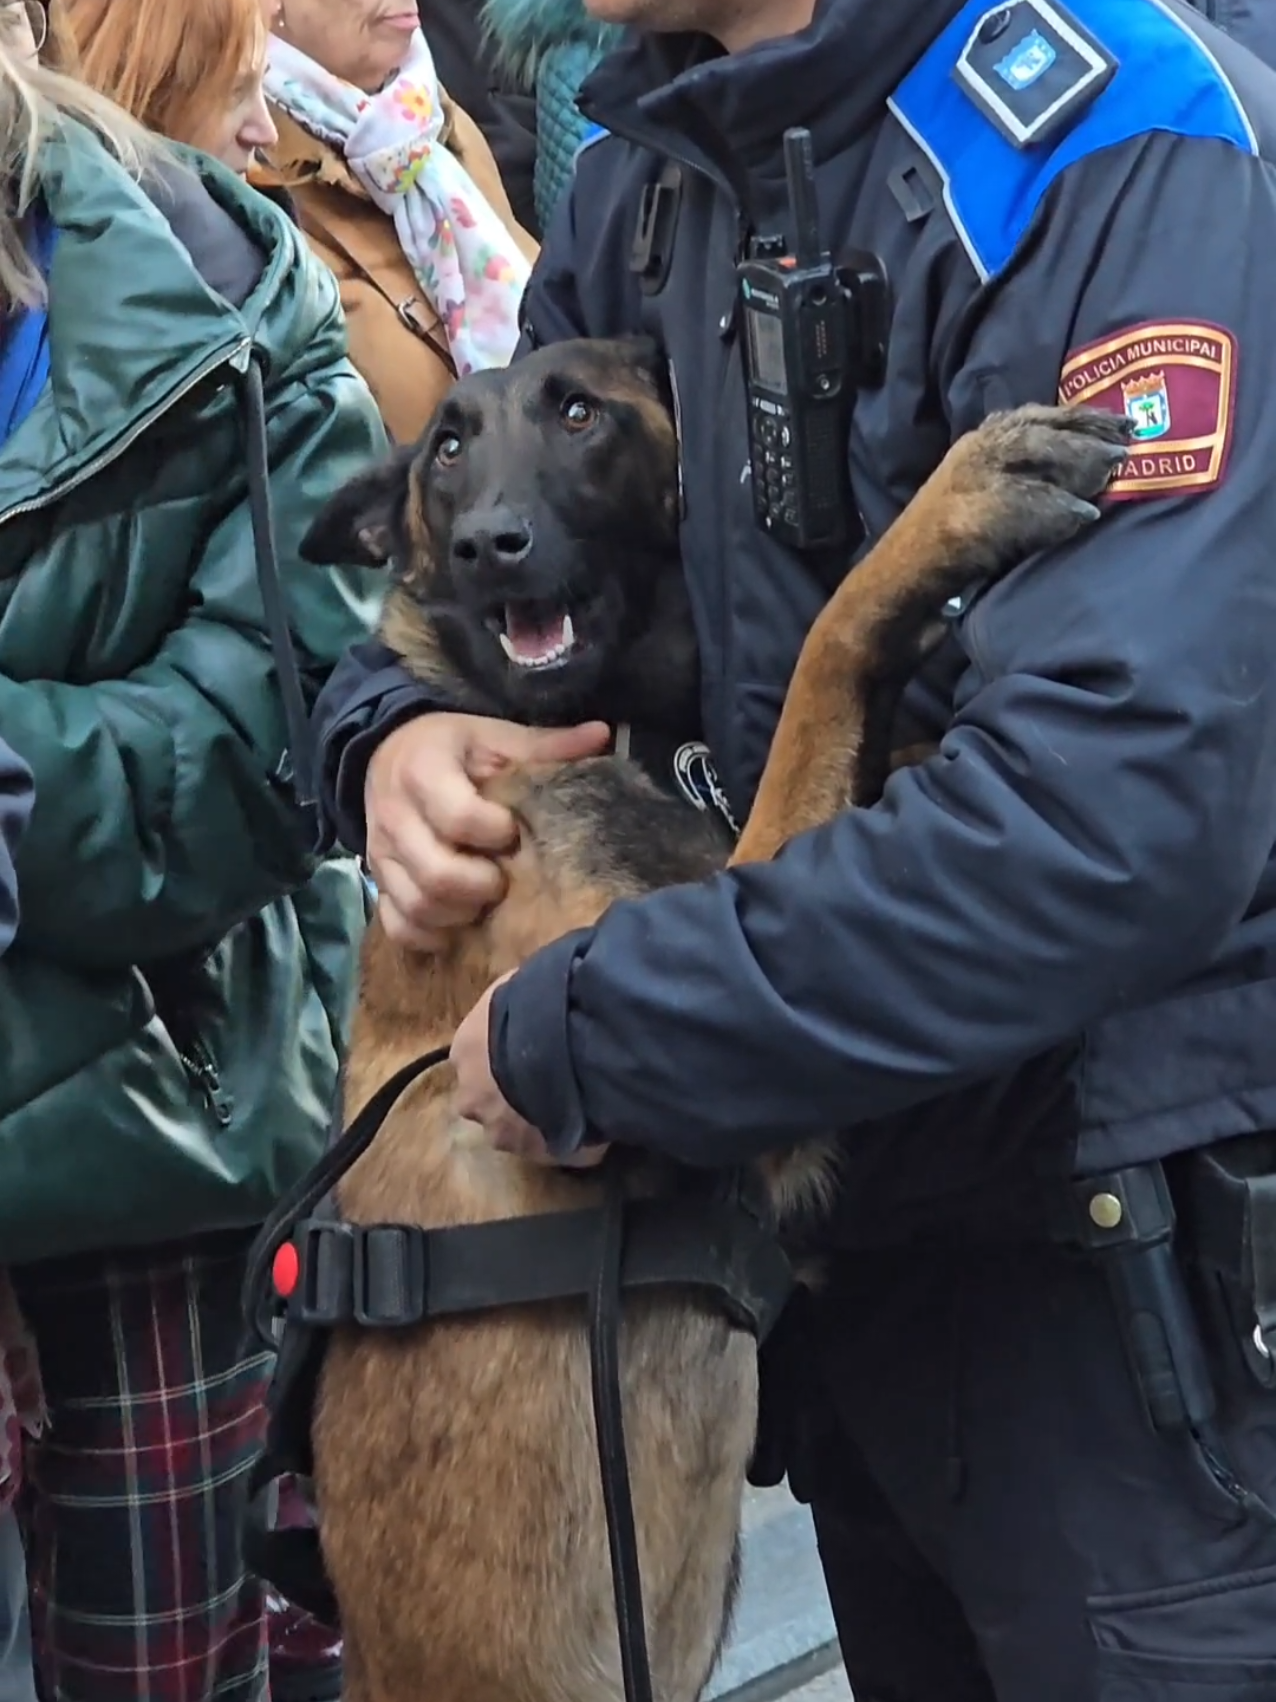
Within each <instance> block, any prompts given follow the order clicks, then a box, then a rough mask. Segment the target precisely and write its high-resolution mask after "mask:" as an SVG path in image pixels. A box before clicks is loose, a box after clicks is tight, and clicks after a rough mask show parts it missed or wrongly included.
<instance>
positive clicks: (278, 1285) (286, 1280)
mask: <svg viewBox="0 0 1276 1702" xmlns="http://www.w3.org/2000/svg"><path fill="white" fill-rule="evenodd" d="M300 1275H301V1258H300V1256H299V1254H298V1252H297V1249H296V1248H295V1247H294V1246H293V1244H292V1242H291V1241H285V1242H284V1244H283V1246H282V1247H281V1248H280V1249H279V1251H278V1252H277V1253H276V1254H275V1257H274V1261H273V1263H272V1264H271V1267H270V1280H271V1281H272V1282H273V1283H274V1285H275V1293H276V1294H277V1295H278V1296H279V1298H280V1299H281V1300H287V1299H288V1297H289V1295H290V1294H291V1293H292V1291H293V1289H295V1288H296V1286H297V1279H298V1277H299V1276H300Z"/></svg>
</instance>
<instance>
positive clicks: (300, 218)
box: [0, 0, 537, 1702]
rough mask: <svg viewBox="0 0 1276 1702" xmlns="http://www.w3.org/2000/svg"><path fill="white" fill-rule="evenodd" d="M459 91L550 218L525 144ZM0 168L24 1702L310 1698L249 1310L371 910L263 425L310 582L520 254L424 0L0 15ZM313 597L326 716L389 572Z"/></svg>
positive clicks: (311, 617)
mask: <svg viewBox="0 0 1276 1702" xmlns="http://www.w3.org/2000/svg"><path fill="white" fill-rule="evenodd" d="M473 49H474V44H470V43H467V44H466V45H465V46H464V47H463V48H462V49H461V50H460V51H462V52H464V53H467V54H470V53H472V52H473ZM484 51H485V52H487V51H489V50H488V49H487V48H486V45H485V46H484ZM468 70H469V77H468V82H469V84H470V85H471V86H473V87H475V88H476V89H481V90H482V91H483V93H484V96H485V100H486V107H485V112H484V117H485V121H486V122H488V124H489V127H490V128H491V129H492V130H493V134H494V136H495V137H496V140H497V144H498V146H499V147H500V148H501V149H502V151H503V152H504V151H508V148H509V145H510V138H511V137H512V136H514V135H515V131H516V130H517V137H518V140H519V142H520V144H521V145H522V147H523V149H524V152H525V154H526V153H528V151H529V144H530V155H531V157H530V159H529V162H528V165H527V169H526V171H525V173H524V178H525V181H520V180H519V178H518V176H517V173H515V175H514V178H513V181H514V184H515V187H516V189H517V190H518V191H519V192H520V193H521V194H522V195H523V198H524V200H525V202H526V204H527V206H528V207H529V208H533V211H532V212H530V213H529V214H528V217H529V219H531V220H533V221H534V219H535V213H534V198H533V195H532V172H533V169H534V159H535V143H534V138H533V136H532V132H531V129H530V128H529V124H530V120H529V119H528V117H527V115H526V114H523V115H521V116H522V122H521V124H519V125H518V126H517V127H516V126H515V124H514V120H513V118H512V117H511V115H510V114H509V113H508V112H505V111H503V112H502V113H501V114H500V115H499V117H498V116H497V115H496V112H495V109H494V107H493V106H492V97H491V94H490V92H489V83H490V84H491V85H493V86H494V85H495V83H496V77H495V73H493V74H492V75H491V77H490V78H489V77H488V76H487V73H486V72H484V71H480V69H479V66H478V61H477V59H473V60H472V62H471V63H470V64H469V67H468ZM525 81H526V87H527V100H528V102H529V107H530V109H531V110H532V111H534V103H535V85H534V79H531V78H528V79H526V80H525ZM512 87H513V84H512V82H511V88H512ZM515 110H517V109H515ZM168 144H177V147H176V148H171V147H169V146H168ZM0 162H2V164H0V169H2V170H3V171H4V172H5V174H6V181H5V189H4V195H3V211H2V212H0V302H2V303H3V304H4V315H3V322H4V325H5V327H6V329H5V334H4V336H3V338H2V339H0V486H2V487H3V492H4V495H3V498H2V499H0V506H3V509H4V521H3V524H4V549H3V559H4V570H3V573H2V574H0V680H2V682H3V683H2V685H0V694H3V695H5V697H6V701H5V704H4V707H3V710H0V724H2V725H3V734H0V739H2V740H3V743H0V828H2V829H3V834H2V838H3V857H2V859H0V950H3V951H5V954H6V955H5V960H4V963H3V966H2V967H0V1010H2V1012H3V1015H0V1035H2V1036H3V1038H2V1040H0V1127H2V1128H3V1137H2V1140H0V1144H3V1147H4V1151H5V1154H6V1157H5V1158H4V1159H3V1160H0V1170H2V1171H3V1172H4V1177H3V1182H2V1183H0V1191H2V1192H3V1196H4V1201H5V1204H4V1207H3V1209H2V1215H3V1217H4V1219H5V1224H4V1229H3V1233H2V1234H0V1245H3V1247H4V1255H5V1259H6V1261H7V1263H8V1267H9V1274H8V1275H7V1276H6V1277H5V1279H4V1282H3V1286H2V1287H0V1343H2V1344H3V1353H4V1359H3V1365H4V1375H3V1376H2V1377H0V1480H2V1481H0V1494H2V1495H3V1503H4V1509H5V1511H4V1516H3V1526H2V1527H0V1567H2V1568H3V1579H4V1597H3V1612H2V1613H0V1620H2V1621H3V1624H2V1626H0V1641H3V1644H4V1650H5V1654H4V1659H3V1663H0V1695H3V1696H4V1697H5V1699H6V1702H11V1699H12V1702H21V1699H23V1698H28V1697H31V1696H33V1695H35V1694H37V1693H38V1694H39V1695H40V1696H41V1697H43V1698H45V1699H47V1702H53V1699H54V1698H71V1697H84V1698H94V1699H96V1702H105V1699H107V1698H110V1697H117V1698H120V1699H121V1702H122V1699H123V1698H126V1697H143V1696H145V1697H152V1698H156V1699H158V1698H161V1697H162V1698H173V1699H174V1702H176V1699H178V1698H183V1699H193V1698H196V1697H199V1698H212V1697H218V1698H223V1699H226V1702H233V1699H235V1698H244V1699H248V1698H257V1697H263V1696H265V1695H266V1694H267V1693H268V1690H269V1693H271V1694H274V1695H276V1696H281V1697H293V1698H296V1702H321V1699H322V1698H326V1697H334V1698H335V1697H336V1696H337V1695H338V1694H339V1692H340V1684H341V1672H340V1642H339V1639H337V1638H336V1637H335V1636H334V1634H333V1633H332V1632H330V1631H328V1630H326V1629H324V1628H322V1627H320V1626H318V1625H317V1624H316V1623H315V1622H313V1621H311V1620H308V1619H307V1618H306V1616H305V1615H303V1614H301V1613H299V1612H298V1611H296V1610H293V1609H292V1608H290V1607H289V1606H288V1605H287V1604H285V1603H282V1602H279V1601H277V1600H270V1599H268V1597H267V1595H266V1592H265V1591H264V1589H263V1588H262V1586H261V1585H260V1584H259V1583H257V1582H256V1581H255V1580H252V1579H249V1578H246V1577H245V1574H244V1569H243V1563H242V1559H241V1556H240V1522H241V1517H242V1506H243V1489H244V1476H245V1473H246V1471H247V1469H248V1467H249V1465H250V1463H251V1460H252V1458H253V1454H254V1451H255V1449H256V1448H257V1446H258V1445H259V1442H260V1439H261V1434H262V1425H263V1409H262V1403H263V1398H264V1394H265V1390H266V1385H267V1380H268V1376H269V1371H270V1364H269V1358H268V1356H266V1355H263V1354H261V1353H258V1352H254V1351H251V1350H250V1349H249V1348H248V1346H247V1336H246V1332H245V1329H244V1326H243V1321H242V1318H241V1314H240V1299H239V1289H240V1284H241V1281H242V1277H243V1268H244V1258H245V1254H246V1250H247V1247H248V1245H249V1242H250V1240H251V1237H252V1234H253V1232H254V1229H255V1227H256V1225H257V1224H258V1223H259V1222H260V1221H261V1218H262V1216H263V1215H264V1213H265V1211H266V1210H267V1209H268V1207H269V1205H270V1204H271V1203H272V1201H273V1199H274V1198H275V1197H276V1196H277V1194H278V1192H279V1191H280V1189H281V1188H282V1187H283V1186H284V1185H286V1184H287V1183H288V1182H289V1181H291V1180H293V1179H295V1177H296V1176H297V1175H298V1174H299V1173H300V1171H301V1170H302V1169H304V1168H305V1167H306V1166H307V1165H308V1164H309V1163H310V1162H311V1161H313V1159H314V1157H315V1156H316V1155H317V1153H318V1152H319V1151H320V1150H321V1148H322V1145H323V1142H324V1139H325V1137H326V1133H327V1129H328V1125H329V1120H330V1116H331V1111H332V1106H333V1103H334V1098H335V1092H336V1084H337V1072H338V1068H339V1062H340V1056H341V1044H342V1035H343V1032H344V1028H345V1024H346V1021H347V1018H348V1013H349V1008H350V1002H351V998H352V992H353V985H354V969H355V959H356V954H357V950H358V945H359V940H360V937H361V934H362V930H363V927H364V925H365V920H366V915H367V906H368V890H367V885H366V882H365V880H364V878H363V875H362V873H361V871H360V868H359V866H358V863H357V861H356V859H355V858H354V857H353V856H350V855H348V854H346V855H340V854H339V855H335V856H330V857H328V858H326V859H323V860H322V861H318V862H317V861H316V860H315V859H314V858H313V857H312V856H311V855H310V847H309V844H308V839H307V834H308V831H309V829H308V825H307V818H306V817H305V815H304V812H302V811H301V810H299V808H298V804H297V801H296V799H295V798H294V797H293V795H292V792H291V790H290V784H289V772H290V771H289V753H288V751H287V750H286V748H285V744H286V733H285V727H284V724H283V722H282V721H281V719H280V710H279V706H278V702H277V698H276V693H275V686H274V660H273V657H272V652H271V648H270V643H269V639H268V635H267V632H266V630H265V627H264V625H263V617H262V605H261V602H260V596H259V589H258V585H257V583H256V581H255V579H254V576H253V568H252V563H253V536H252V526H253V520H252V512H251V509H252V498H253V493H252V491H251V487H250V484H249V474H248V469H247V464H246V453H245V444H246V442H247V441H248V438H247V436H246V433H250V432H251V431H252V429H253V426H252V424H251V423H250V416H252V415H253V414H254V412H255V413H256V419H257V426H258V428H259V429H260V430H261V431H262V432H263V433H264V442H265V450H264V462H265V466H264V474H265V484H266V490H267V492H268V496H269V502H270V509H271V517H272V522H273V538H274V546H275V549H276V551H277V555H278V560H279V561H280V562H281V563H283V564H285V567H289V566H290V564H291V563H292V562H293V561H295V558H296V546H297V542H298V540H299V539H300V537H301V536H302V534H303V533H304V532H305V530H306V529H307V527H308V525H309V524H310V522H311V520H312V519H313V517H314V515H315V513H316V511H317V509H318V506H319V505H320V503H321V502H322V500H323V499H324V497H325V496H326V495H327V494H328V493H329V492H330V490H331V489H332V488H333V487H334V484H335V483H337V482H339V481H340V479H341V478H342V477H343V476H346V475H347V474H348V473H350V472H353V471H355V470H357V469H359V468H361V467H362V466H364V465H366V464H367V463H368V462H370V461H371V460H373V459H375V458H376V456H377V455H378V454H380V453H382V452H383V450H384V448H385V446H386V444H387V442H388V441H395V440H410V439H412V438H414V437H415V436H416V435H417V434H418V433H419V432H420V430H421V429H422V427H423V425H424V424H425V422H426V420H427V419H428V418H429V416H430V414H431V412H432V411H433V409H434V407H435V405H436V404H437V402H438V400H439V398H440V396H441V395H442V393H443V392H444V390H445V389H446V387H447V385H448V384H449V383H450V382H451V380H452V378H453V377H454V375H455V374H457V373H458V372H465V371H469V370H472V369H474V368H475V367H481V366H485V365H490V364H494V363H498V362H499V363H503V362H505V361H506V360H508V358H509V356H510V354H511V352H512V350H513V348H514V344H515V341H516V338H517V335H518V326H517V308H518V302H519V298H520V296H521V293H522V289H523V286H524V284H525V282H526V280H527V276H528V270H529V264H530V262H531V260H532V259H533V258H534V256H535V253H536V249H537V244H536V240H535V238H534V236H533V235H532V234H531V233H530V231H529V230H528V229H527V228H525V226H524V225H523V224H521V223H520V222H519V221H518V220H517V219H516V218H515V215H514V213H513V211H512V209H511V204H510V197H509V194H508V193H507V191H506V189H505V187H504V186H503V183H502V178H501V174H500V172H499V171H498V168H497V165H496V162H495V160H494V157H493V150H492V147H491V146H490V145H489V143H488V141H487V140H486V139H485V136H484V134H483V132H482V130H481V129H480V128H479V126H478V125H477V124H476V123H475V122H474V121H473V119H472V118H471V117H470V115H469V114H468V113H467V112H466V111H465V110H464V109H463V107H461V106H460V105H458V104H457V103H456V102H455V101H454V99H453V98H452V97H451V95H450V93H449V92H448V90H447V89H446V87H445V86H444V85H443V84H442V83H441V82H440V79H439V75H438V71H437V69H436V66H435V63H434V60H433V58H432V55H431V51H430V48H429V46H428V45H427V40H426V37H425V36H424V35H423V33H422V31H421V29H420V24H419V19H418V18H417V16H416V14H415V11H414V10H413V9H412V8H411V6H410V5H409V4H408V3H407V0H403V3H398V4H394V3H387V0H290V3H289V4H288V5H287V6H286V7H283V6H274V5H270V4H266V5H263V4H262V3H261V0H198V3H193V4H190V5H180V6H179V5H172V4H170V3H169V0H49V3H48V4H45V3H44V0H3V4H0ZM248 345H251V347H252V350H253V354H254V361H255V363H257V364H255V370H256V372H257V373H258V375H259V377H258V379H257V381H256V385H255V386H254V383H253V382H252V381H251V380H250V379H249V378H247V377H246V376H245V375H244V373H243V372H242V371H241V370H239V369H238V368H237V365H236V357H237V351H239V350H240V349H242V348H245V347H247V346H248ZM347 350H348V351H349V362H348V361H347ZM350 363H352V364H353V368H354V371H353V372H352V370H351V364H350ZM356 373H357V374H358V375H359V376H358V377H356V376H355V374H356ZM361 380H362V382H361ZM288 578H289V584H288V603H289V608H290V613H291V617H292V636H293V643H294V645H295V646H296V649H297V653H298V659H299V662H300V665H301V668H302V671H303V675H304V677H305V678H306V679H307V680H308V681H310V682H311V683H312V684H314V685H317V683H318V682H320V681H321V680H322V679H323V678H324V677H325V676H326V674H327V673H328V672H329V671H330V669H331V668H332V666H333V664H334V663H335V662H336V660H337V659H338V657H339V656H340V654H341V653H342V651H343V649H344V648H345V647H346V646H347V645H348V644H350V643H351V642H353V641H354V640H356V639H358V638H360V637H363V636H366V634H367V632H368V631H369V630H370V628H371V625H372V623H373V621H374V619H375V612H376V604H377V597H378V594H379V587H378V586H377V584H376V583H375V582H374V581H373V580H372V578H371V577H370V576H367V575H361V574H359V573H358V572H355V571H349V572H326V571H322V570H319V569H312V570H310V571H308V572H307V573H305V574H303V575H300V576H298V575H296V574H294V573H292V572H289V574H288ZM15 751H17V752H20V753H21V754H20V756H18V755H15V754H14V753H15ZM33 776H34V779H35V784H34V790H33V785H32V777H33ZM33 804H34V808H33ZM20 841H21V850H20V851H19V842H20ZM15 857H17V858H18V861H19V863H20V866H21V880H20V883H19V882H18V880H17V878H16V876H15V872H14V859H15ZM19 884H20V889H21V899H20V914H21V928H20V937H19V940H18V943H17V945H16V947H14V948H13V949H12V950H10V949H9V948H10V946H11V943H12V941H13V935H14V932H15V928H16V927H17V925H18V915H19V900H18V897H17V893H18V887H19ZM303 1515H304V1509H303V1508H302V1507H301V1504H300V1502H298V1504H297V1506H296V1507H295V1508H289V1507H288V1506H287V1505H285V1506H284V1507H282V1508H281V1509H280V1517H282V1518H284V1519H287V1518H288V1517H290V1516H303ZM24 1556H25V1559H24ZM28 1596H29V1604H30V1609H29V1613H28V1609H27V1601H28Z"/></svg>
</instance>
